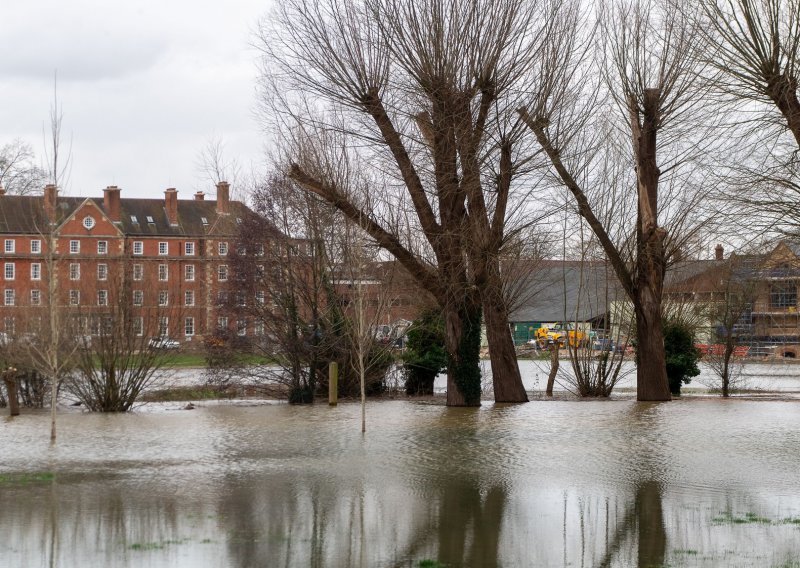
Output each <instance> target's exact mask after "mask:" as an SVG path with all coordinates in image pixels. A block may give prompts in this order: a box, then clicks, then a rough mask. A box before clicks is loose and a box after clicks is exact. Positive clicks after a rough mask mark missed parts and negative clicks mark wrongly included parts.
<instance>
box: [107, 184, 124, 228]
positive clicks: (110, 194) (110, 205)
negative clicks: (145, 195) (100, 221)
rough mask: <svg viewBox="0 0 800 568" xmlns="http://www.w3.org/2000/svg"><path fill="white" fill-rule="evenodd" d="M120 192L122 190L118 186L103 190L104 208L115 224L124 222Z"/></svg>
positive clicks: (110, 186)
mask: <svg viewBox="0 0 800 568" xmlns="http://www.w3.org/2000/svg"><path fill="white" fill-rule="evenodd" d="M119 191H120V189H119V188H118V187H117V186H116V185H109V186H108V187H107V188H105V189H104V190H103V208H105V210H106V215H108V218H109V219H111V221H112V222H114V223H119V222H120V221H121V220H122V217H121V212H120V202H119Z"/></svg>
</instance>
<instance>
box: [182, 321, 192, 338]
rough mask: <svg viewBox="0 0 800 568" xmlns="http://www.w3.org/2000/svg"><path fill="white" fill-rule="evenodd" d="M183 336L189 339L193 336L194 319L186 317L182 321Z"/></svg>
mask: <svg viewBox="0 0 800 568" xmlns="http://www.w3.org/2000/svg"><path fill="white" fill-rule="evenodd" d="M183 334H184V335H185V336H186V337H191V336H193V335H194V318H193V317H187V318H186V319H184V320H183Z"/></svg>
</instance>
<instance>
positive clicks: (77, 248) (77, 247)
mask: <svg viewBox="0 0 800 568" xmlns="http://www.w3.org/2000/svg"><path fill="white" fill-rule="evenodd" d="M80 253H81V242H80V241H77V240H74V239H73V240H71V241H70V242H69V254H80Z"/></svg>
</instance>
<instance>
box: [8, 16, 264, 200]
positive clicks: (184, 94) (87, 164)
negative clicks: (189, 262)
mask: <svg viewBox="0 0 800 568" xmlns="http://www.w3.org/2000/svg"><path fill="white" fill-rule="evenodd" d="M269 7H270V3H269V0H229V1H227V2H222V1H219V0H217V1H211V0H162V1H157V0H130V1H127V2H122V1H119V0H108V1H101V0H97V1H91V0H69V1H65V0H4V1H3V3H2V10H0V53H2V54H3V56H2V57H0V145H2V144H5V143H8V142H11V141H12V140H14V139H15V138H20V139H23V140H25V141H27V142H29V143H30V144H31V145H32V146H33V148H34V150H35V151H36V153H37V154H39V155H42V154H43V147H44V142H43V134H42V129H43V127H45V126H46V123H47V122H48V120H49V119H48V117H49V112H50V107H51V105H52V101H53V77H54V72H55V71H56V70H57V72H58V97H59V103H60V105H61V107H62V111H63V115H64V119H63V130H64V138H65V145H68V144H69V139H70V137H71V139H72V170H71V173H70V176H69V179H68V183H67V184H66V187H65V188H64V189H65V192H64V194H67V195H85V196H102V188H104V187H106V186H107V185H118V186H120V187H121V188H122V195H123V197H161V196H163V190H164V189H165V188H167V187H177V188H178V192H179V194H178V195H179V197H182V198H188V197H189V195H190V194H191V193H193V192H194V191H196V190H198V189H203V190H204V191H206V192H207V193H213V192H214V188H213V187H209V186H208V182H206V181H205V180H203V179H202V175H201V173H200V171H199V168H198V166H197V161H198V154H199V153H200V151H201V149H202V148H203V147H204V146H205V145H206V144H207V143H208V141H209V140H210V139H212V138H213V137H216V138H220V139H222V140H223V141H224V143H225V154H226V157H227V158H228V159H231V158H235V159H236V160H237V161H238V162H239V164H240V165H241V166H242V167H244V168H245V169H247V170H249V169H250V164H254V165H256V166H258V165H259V164H260V163H261V156H262V155H263V148H264V137H263V135H262V134H261V132H260V130H259V124H258V121H257V119H256V118H255V114H254V109H255V105H256V96H255V81H256V76H257V65H256V60H257V52H256V50H255V49H254V48H253V47H251V45H250V44H251V43H252V42H253V41H254V39H253V31H254V30H255V29H256V27H257V23H258V20H259V18H261V17H262V16H264V15H265V14H266V13H267V12H268V10H269Z"/></svg>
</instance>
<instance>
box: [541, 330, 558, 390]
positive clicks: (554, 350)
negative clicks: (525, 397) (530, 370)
mask: <svg viewBox="0 0 800 568" xmlns="http://www.w3.org/2000/svg"><path fill="white" fill-rule="evenodd" d="M558 356H559V352H558V342H556V341H554V342H553V345H552V346H551V347H550V374H549V375H547V390H546V391H545V393H544V394H545V395H547V396H553V387H554V386H555V383H556V375H557V374H558V365H559V362H558Z"/></svg>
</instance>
